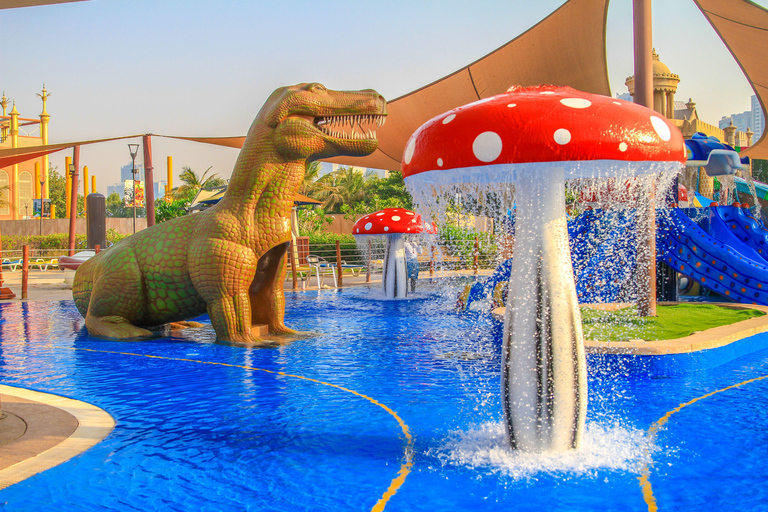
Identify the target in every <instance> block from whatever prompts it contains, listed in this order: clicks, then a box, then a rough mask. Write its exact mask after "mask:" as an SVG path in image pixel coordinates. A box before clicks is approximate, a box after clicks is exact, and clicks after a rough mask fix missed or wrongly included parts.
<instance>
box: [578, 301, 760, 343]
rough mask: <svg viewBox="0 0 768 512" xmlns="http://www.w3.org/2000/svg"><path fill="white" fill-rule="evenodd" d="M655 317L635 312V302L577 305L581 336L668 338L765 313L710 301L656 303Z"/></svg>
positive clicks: (681, 336) (621, 339) (622, 339)
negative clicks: (605, 307)
mask: <svg viewBox="0 0 768 512" xmlns="http://www.w3.org/2000/svg"><path fill="white" fill-rule="evenodd" d="M656 313H657V315H658V316H656V317H639V316H637V306H631V307H628V308H625V309H619V310H616V311H599V310H595V309H591V308H588V307H582V308H581V318H582V326H583V329H584V339H585V340H596V341H628V340H637V339H640V340H647V341H651V340H669V339H674V338H683V337H685V336H689V335H691V334H693V333H694V332H698V331H704V330H706V329H712V328H713V327H719V326H721V325H728V324H732V323H736V322H741V321H742V320H748V319H750V318H754V317H756V316H763V315H764V314H765V313H763V312H762V311H757V310H755V309H731V308H728V307H721V306H715V305H713V304H700V303H699V304H677V305H674V306H657V308H656Z"/></svg>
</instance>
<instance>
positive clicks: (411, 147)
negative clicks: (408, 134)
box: [404, 137, 416, 164]
mask: <svg viewBox="0 0 768 512" xmlns="http://www.w3.org/2000/svg"><path fill="white" fill-rule="evenodd" d="M415 150H416V138H415V137H412V138H411V140H409V141H408V146H407V147H406V148H405V155H404V156H405V163H406V164H410V163H411V159H412V158H413V152H414V151H415Z"/></svg>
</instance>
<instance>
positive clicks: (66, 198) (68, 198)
mask: <svg viewBox="0 0 768 512" xmlns="http://www.w3.org/2000/svg"><path fill="white" fill-rule="evenodd" d="M70 165H72V157H71V156H66V157H64V176H66V184H65V185H64V201H65V202H64V209H65V210H66V213H67V216H66V217H65V218H67V219H68V218H69V203H71V202H72V197H71V196H72V192H71V190H72V176H70V175H69V166H70Z"/></svg>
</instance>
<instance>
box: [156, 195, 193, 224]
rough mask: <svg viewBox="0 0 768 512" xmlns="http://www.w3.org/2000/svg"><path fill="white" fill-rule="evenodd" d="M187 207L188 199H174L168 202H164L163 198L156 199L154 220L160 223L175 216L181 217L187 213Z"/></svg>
mask: <svg viewBox="0 0 768 512" xmlns="http://www.w3.org/2000/svg"><path fill="white" fill-rule="evenodd" d="M188 207H189V201H188V200H187V199H174V200H173V201H172V202H170V203H166V202H165V200H164V199H158V200H157V201H155V221H156V222H158V223H160V222H165V221H167V220H171V219H175V218H176V217H183V216H184V215H186V214H187V208H188Z"/></svg>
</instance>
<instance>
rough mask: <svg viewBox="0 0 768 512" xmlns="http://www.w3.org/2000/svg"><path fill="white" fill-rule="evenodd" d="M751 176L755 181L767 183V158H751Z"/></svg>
mask: <svg viewBox="0 0 768 512" xmlns="http://www.w3.org/2000/svg"><path fill="white" fill-rule="evenodd" d="M752 177H753V178H755V179H756V180H757V181H762V182H763V183H768V160H757V159H753V160H752Z"/></svg>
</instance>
